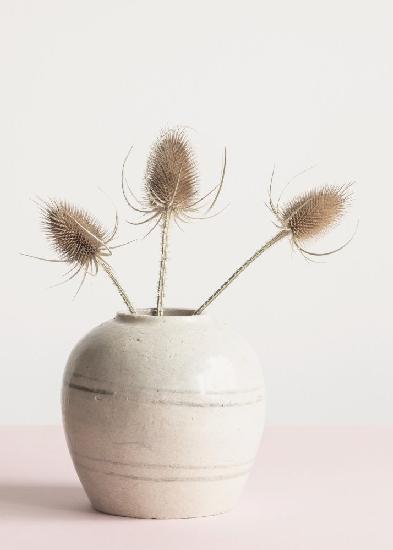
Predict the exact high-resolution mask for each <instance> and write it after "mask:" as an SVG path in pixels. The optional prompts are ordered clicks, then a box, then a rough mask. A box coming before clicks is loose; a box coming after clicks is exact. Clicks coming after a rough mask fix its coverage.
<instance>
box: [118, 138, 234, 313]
mask: <svg viewBox="0 0 393 550" xmlns="http://www.w3.org/2000/svg"><path fill="white" fill-rule="evenodd" d="M129 153H130V152H129ZM129 153H128V155H129ZM128 155H127V157H126V158H125V160H124V163H123V171H122V188H123V195H124V198H125V200H126V202H127V203H128V205H129V206H130V207H131V208H132V209H133V210H134V211H136V212H139V213H141V214H142V215H143V216H144V217H146V219H144V220H142V221H140V222H136V223H135V222H130V223H134V225H140V224H144V223H149V222H153V223H154V225H153V226H152V228H151V229H150V231H149V232H148V234H149V233H151V232H152V231H153V230H154V229H155V228H156V227H157V225H158V224H161V259H160V273H159V280H158V286H157V307H156V312H157V315H159V316H161V315H163V299H164V294H165V279H166V267H167V259H168V234H169V228H170V225H171V222H172V221H175V223H176V224H177V225H179V222H188V221H190V220H193V219H206V218H209V217H213V216H215V215H217V214H214V215H213V216H206V215H205V216H201V217H198V216H195V214H196V213H198V212H200V210H201V209H203V208H204V206H205V200H206V199H207V198H208V197H210V196H211V195H213V201H212V202H211V204H210V205H209V206H208V207H207V210H206V212H205V214H207V213H208V212H210V211H211V210H212V208H213V207H214V205H215V204H216V202H217V199H218V197H219V195H220V192H221V190H222V186H223V183H224V176H225V168H226V151H225V153H224V165H223V168H222V173H221V179H220V182H219V183H218V185H216V186H215V187H213V189H211V190H210V191H209V192H208V193H207V194H206V195H204V196H202V197H200V196H199V172H198V166H197V162H196V159H195V155H194V151H193V149H192V147H191V145H190V143H189V141H188V139H187V136H186V134H185V131H184V130H183V129H170V130H166V131H164V132H163V133H162V134H161V136H160V137H159V138H158V139H157V140H156V141H155V142H154V143H153V145H152V148H151V151H150V155H149V158H148V161H147V167H146V173H145V185H144V197H143V199H142V201H138V199H136V197H135V195H134V194H133V193H132V191H131V189H130V187H129V185H128V183H127V180H126V178H125V164H126V162H127V159H128ZM126 191H128V195H127V193H126ZM132 199H133V200H135V201H137V203H138V205H137V206H135V205H134V204H132Z"/></svg>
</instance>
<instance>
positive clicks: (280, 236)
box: [194, 229, 291, 315]
mask: <svg viewBox="0 0 393 550" xmlns="http://www.w3.org/2000/svg"><path fill="white" fill-rule="evenodd" d="M290 233H291V231H290V230H289V229H283V230H282V231H280V232H279V233H277V235H275V236H274V237H273V238H272V239H270V240H269V241H268V242H267V243H265V244H264V245H263V246H262V247H261V248H259V250H257V251H256V252H255V254H253V255H252V256H251V258H249V259H248V260H247V261H246V262H244V264H243V265H241V266H240V267H239V269H237V270H236V271H235V273H233V275H231V276H230V277H229V279H227V280H226V281H225V283H223V284H222V285H221V286H220V288H218V289H217V290H216V291H215V292H214V294H212V295H211V296H210V298H208V299H207V300H206V302H204V303H203V304H202V305H201V306H200V307H199V308H198V309H197V310H196V311H195V312H194V315H200V314H201V313H202V311H203V310H204V309H206V308H207V306H209V305H210V304H211V303H212V302H213V301H214V300H215V299H216V298H218V296H219V295H220V294H221V293H222V292H224V290H225V289H226V288H227V287H228V286H229V285H230V284H231V283H232V282H233V281H234V280H235V279H236V278H237V277H238V276H239V275H240V274H241V273H243V271H245V269H247V267H248V266H249V265H251V264H252V263H253V262H254V261H255V260H256V259H257V258H259V256H260V255H261V254H263V252H265V251H266V250H268V249H269V248H270V247H271V246H273V245H274V244H276V243H277V242H278V241H280V240H281V239H283V238H284V237H287V236H288V235H289V234H290Z"/></svg>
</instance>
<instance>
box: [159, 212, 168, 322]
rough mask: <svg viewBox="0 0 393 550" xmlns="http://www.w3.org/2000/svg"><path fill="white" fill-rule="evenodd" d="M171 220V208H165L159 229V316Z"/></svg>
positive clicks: (163, 292)
mask: <svg viewBox="0 0 393 550" xmlns="http://www.w3.org/2000/svg"><path fill="white" fill-rule="evenodd" d="M170 221H171V210H170V209H167V210H166V212H165V215H164V219H163V224H162V231H161V261H160V276H159V279H158V287H157V312H156V313H157V316H159V317H161V316H162V315H163V314H164V310H163V302H164V296H165V279H166V267H167V260H168V232H169V224H170Z"/></svg>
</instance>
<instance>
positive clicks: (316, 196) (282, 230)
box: [194, 171, 352, 315]
mask: <svg viewBox="0 0 393 550" xmlns="http://www.w3.org/2000/svg"><path fill="white" fill-rule="evenodd" d="M273 174H274V171H273ZM273 174H272V178H271V181H270V187H269V208H270V210H271V212H272V213H273V214H274V216H275V217H276V220H277V223H275V225H276V227H277V229H278V232H277V233H276V235H275V236H274V237H273V238H271V239H270V240H269V241H267V242H266V243H265V244H263V245H262V246H261V248H259V249H258V250H257V251H256V252H255V253H254V254H253V255H252V256H251V257H250V258H249V259H248V260H246V261H245V262H244V264H242V265H241V266H240V267H239V268H238V269H237V270H236V271H235V272H234V273H233V274H232V275H231V276H230V277H229V279H227V280H226V281H225V282H224V283H223V284H222V285H221V286H220V287H219V288H218V289H217V290H216V291H215V292H214V293H213V294H212V295H211V296H210V297H209V298H208V299H207V300H206V301H205V302H204V303H203V304H202V305H201V306H200V307H199V308H198V309H197V310H196V311H195V312H194V315H199V314H200V313H202V311H203V310H204V309H206V308H207V307H208V306H209V305H210V304H211V303H212V302H213V301H214V300H215V299H216V298H218V296H219V295H220V294H221V293H222V292H223V291H224V290H225V289H226V288H227V287H228V286H229V285H230V284H231V283H232V282H233V281H234V280H235V279H236V278H237V277H238V276H239V275H240V274H241V273H243V271H244V270H245V269H247V267H249V266H250V265H251V264H252V263H253V262H254V261H255V260H256V259H257V258H259V256H260V255H261V254H263V252H265V251H266V250H268V249H269V248H271V247H272V246H273V245H275V244H276V243H278V242H279V241H281V240H282V239H283V238H285V237H289V238H290V239H291V241H292V243H293V245H294V246H295V247H296V248H297V250H299V252H300V253H301V254H302V255H303V256H304V257H305V258H306V259H310V256H311V257H312V256H328V255H330V254H334V253H335V252H338V251H339V250H342V249H343V248H344V247H345V246H347V244H348V243H349V242H350V241H351V240H352V237H351V239H350V240H349V241H347V242H346V243H344V244H343V245H342V246H340V247H339V248H337V249H335V250H330V251H328V252H320V253H317V252H311V251H309V250H306V249H305V248H304V247H303V245H302V244H303V242H304V241H307V240H309V239H314V238H316V237H319V236H320V235H322V234H323V233H324V232H326V231H327V230H328V229H331V228H332V227H333V226H334V225H336V224H337V223H338V222H339V221H340V220H341V218H342V217H343V215H344V213H345V211H346V209H347V207H348V205H349V201H350V198H351V186H352V184H346V185H342V186H334V185H325V186H324V187H321V188H319V189H312V190H311V191H308V192H306V193H303V194H301V195H299V196H297V197H295V198H293V199H292V200H291V201H290V202H288V203H287V204H286V205H285V206H284V207H283V208H281V207H280V204H279V202H280V199H279V200H278V201H277V203H276V204H273V200H272V179H273Z"/></svg>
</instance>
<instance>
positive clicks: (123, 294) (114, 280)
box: [97, 258, 136, 315]
mask: <svg viewBox="0 0 393 550" xmlns="http://www.w3.org/2000/svg"><path fill="white" fill-rule="evenodd" d="M97 263H99V264H100V266H101V267H102V269H103V270H104V271H105V273H106V274H107V275H108V276H109V278H110V279H111V281H112V283H113V284H114V285H115V287H116V288H117V290H118V292H119V294H120V296H121V297H122V299H123V301H124V303H125V304H126V306H127V308H128V310H129V312H130V313H131V315H135V313H136V310H135V308H134V306H133V305H132V304H131V302H130V299H129V298H128V296H127V293H126V291H125V290H124V288H123V287H122V286H121V284H120V283H119V281H118V279H117V277H116V275H115V274H114V273H113V270H112V268H111V266H110V265H109V264H107V263H106V261H105V260H103V259H102V258H97Z"/></svg>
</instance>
